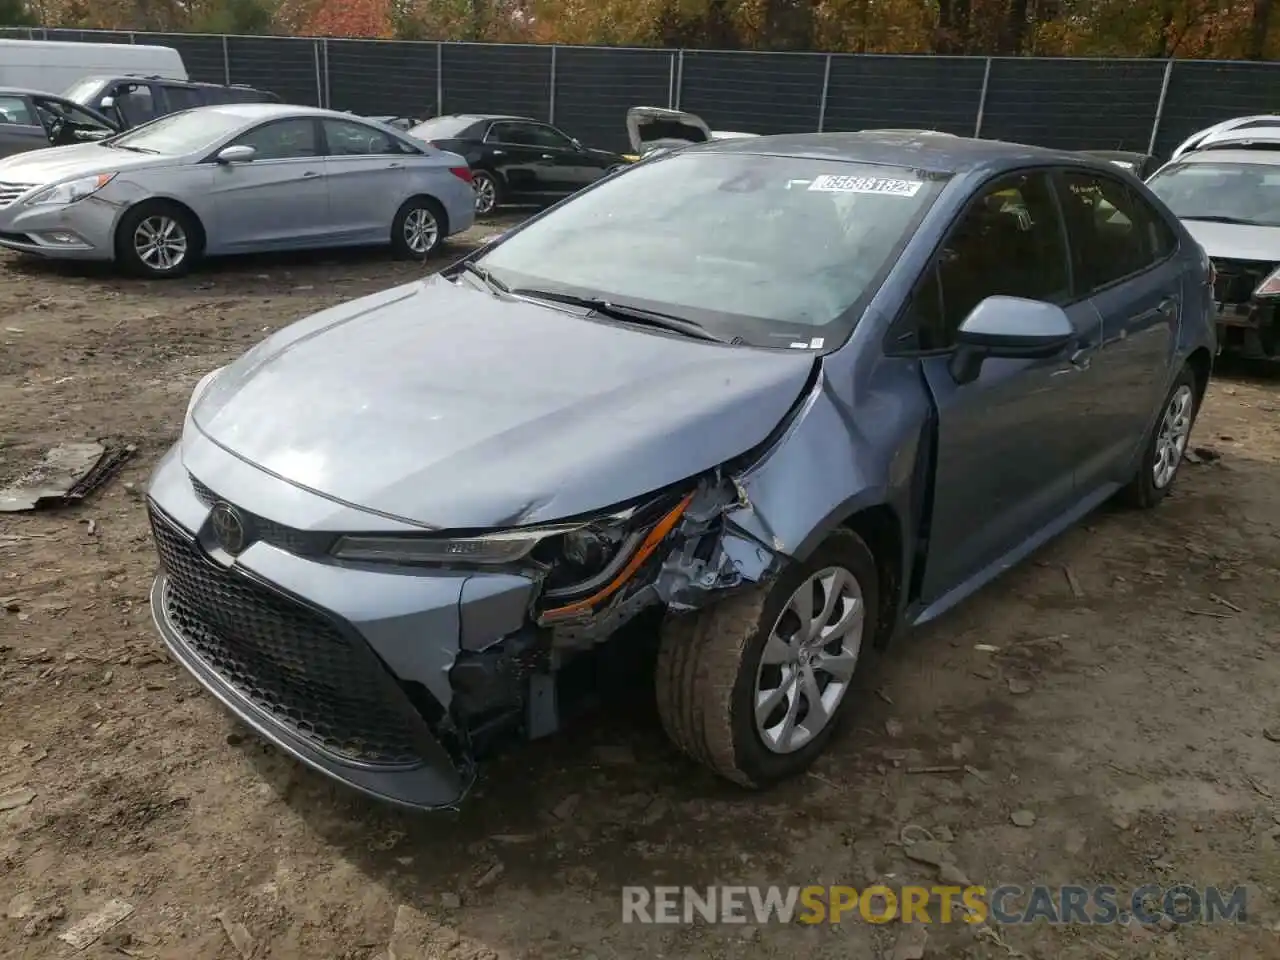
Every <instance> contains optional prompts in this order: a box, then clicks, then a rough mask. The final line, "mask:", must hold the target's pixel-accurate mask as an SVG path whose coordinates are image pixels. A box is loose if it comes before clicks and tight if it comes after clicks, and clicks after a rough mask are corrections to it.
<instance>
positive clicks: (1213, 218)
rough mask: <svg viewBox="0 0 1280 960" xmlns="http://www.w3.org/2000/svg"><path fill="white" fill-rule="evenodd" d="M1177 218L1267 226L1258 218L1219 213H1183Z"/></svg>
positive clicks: (1246, 225)
mask: <svg viewBox="0 0 1280 960" xmlns="http://www.w3.org/2000/svg"><path fill="white" fill-rule="evenodd" d="M1178 219H1180V220H1203V221H1204V222H1205V223H1234V224H1236V225H1237V226H1241V227H1265V226H1269V224H1265V223H1262V222H1260V221H1258V220H1246V219H1244V218H1243V217H1224V216H1221V215H1220V214H1215V213H1205V214H1199V215H1195V214H1189V213H1184V214H1182V215H1181V216H1180V217H1179V218H1178Z"/></svg>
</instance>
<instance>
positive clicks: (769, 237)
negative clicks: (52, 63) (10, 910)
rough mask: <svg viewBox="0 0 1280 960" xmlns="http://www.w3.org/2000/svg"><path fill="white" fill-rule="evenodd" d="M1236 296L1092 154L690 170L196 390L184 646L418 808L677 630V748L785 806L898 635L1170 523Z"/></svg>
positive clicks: (186, 521) (183, 483) (188, 474)
mask: <svg viewBox="0 0 1280 960" xmlns="http://www.w3.org/2000/svg"><path fill="white" fill-rule="evenodd" d="M238 109H241V110H244V109H248V108H238ZM255 109H261V108H255ZM327 122H329V118H327V117H321V118H320V123H321V124H322V125H323V124H324V123H327ZM479 122H484V123H495V122H500V121H497V120H488V119H485V120H483V121H481V120H479V119H477V123H479ZM215 149H222V150H225V149H228V148H227V147H225V146H224V147H220V148H215ZM229 149H233V150H234V149H236V147H234V146H231V147H230V148H229ZM196 155H197V154H192V155H191V156H192V160H191V161H190V162H192V163H197V162H198V161H197V160H195V159H194V158H195V156H196ZM244 167H246V168H248V167H252V164H245V165H244ZM238 169H240V168H234V169H233V171H228V172H229V173H230V174H231V175H232V176H234V175H235V170H238ZM222 174H223V172H222V171H217V170H213V171H211V173H210V175H211V176H214V177H217V176H221V175H222ZM1210 280H1211V270H1210V265H1209V263H1208V261H1207V260H1206V259H1205V256H1204V253H1203V251H1202V250H1201V249H1200V247H1199V245H1198V244H1197V243H1196V241H1195V239H1194V238H1193V237H1192V235H1191V234H1190V233H1189V232H1188V228H1187V226H1185V225H1184V224H1183V223H1181V222H1179V220H1178V219H1177V218H1176V217H1175V216H1174V215H1173V214H1172V213H1171V212H1170V210H1169V209H1168V207H1167V206H1166V205H1165V204H1164V203H1162V202H1161V201H1160V199H1159V198H1158V197H1157V196H1156V195H1155V194H1153V193H1152V191H1151V190H1150V189H1148V188H1147V187H1146V186H1145V185H1144V184H1143V183H1142V182H1141V181H1140V180H1138V179H1137V178H1135V177H1134V176H1132V175H1131V174H1130V173H1128V172H1126V171H1124V170H1122V169H1120V168H1119V167H1117V166H1116V165H1115V164H1113V163H1111V162H1109V161H1106V160H1103V159H1100V158H1095V157H1088V156H1086V155H1084V154H1082V153H1071V152H1064V151H1053V150H1042V149H1036V148H1032V147H1025V146H1020V145H1016V144H1006V143H999V142H993V141H981V140H972V139H967V138H962V137H952V136H942V135H937V134H928V133H921V132H904V133H890V132H885V131H866V132H863V133H858V134H813V135H790V136H776V137H767V138H761V139H757V140H750V141H748V140H745V139H737V140H730V139H722V140H712V141H708V142H704V143H701V144H694V145H690V146H687V147H684V148H681V149H677V150H666V151H665V152H662V153H659V154H657V155H655V156H652V157H650V158H649V159H647V160H645V161H644V162H641V163H638V164H635V165H634V166H633V167H631V168H630V169H628V170H627V172H625V173H623V174H621V175H617V176H609V177H605V178H602V179H600V180H598V181H597V182H596V183H595V184H593V185H591V186H589V187H587V188H586V189H584V190H582V191H580V192H578V193H577V194H576V195H575V196H573V197H572V198H570V199H568V200H566V201H565V202H563V203H560V204H558V205H556V206H554V207H552V208H551V209H550V210H548V211H544V212H543V213H541V214H538V215H535V216H533V217H532V218H530V219H528V220H526V221H525V222H524V223H523V224H521V225H520V226H517V227H515V228H514V229H512V230H509V231H508V232H506V233H504V234H503V235H502V236H501V237H499V238H498V239H497V240H496V241H494V242H492V243H491V244H489V245H488V246H486V247H485V248H482V249H481V250H479V251H476V252H474V253H472V254H470V255H468V256H467V257H465V258H463V259H462V260H461V261H460V262H459V263H457V264H455V265H453V266H451V267H450V268H448V269H446V270H445V271H443V272H442V273H438V274H436V275H434V276H431V277H428V278H423V279H419V280H417V281H415V282H413V283H409V284H405V285H403V286H400V287H396V288H393V289H390V290H386V291H383V292H381V293H377V294H374V295H372V296H369V297H365V298H362V299H360V300H356V301H354V302H351V303H348V304H345V305H342V306H340V307H337V308H334V309H330V310H326V311H325V312H323V313H320V314H317V315H316V316H313V317H310V318H307V319H304V320H301V321H299V322H298V323H295V324H294V325H292V326H289V327H286V328H284V329H282V330H280V331H279V332H277V333H275V334H273V335H272V336H271V337H269V338H268V339H266V340H265V341H264V342H262V343H260V344H258V345H257V346H255V347H254V348H253V349H252V350H251V351H250V352H249V353H248V354H246V355H245V356H243V357H241V358H240V359H238V360H236V361H234V362H233V363H231V364H230V365H229V366H227V367H225V368H222V369H220V370H215V371H212V372H211V373H209V374H208V375H207V376H205V377H204V378H203V379H202V380H201V381H200V382H199V383H198V384H197V385H196V387H195V390H194V393H193V394H192V396H191V399H190V402H189V405H188V408H187V412H186V414H185V417H184V425H183V428H182V436H181V439H180V441H179V442H178V443H177V444H176V445H175V446H174V448H173V449H172V450H171V451H170V452H169V453H168V454H167V455H166V456H165V457H164V458H163V460H162V461H161V462H160V464H159V466H158V467H157V469H156V472H155V474H154V476H153V478H152V480H151V483H150V487H149V494H148V509H149V511H150V516H151V522H152V527H153V531H154V535H155V543H156V546H157V549H158V552H159V556H160V560H161V566H162V569H161V572H160V574H159V576H158V578H157V579H156V581H155V584H154V587H153V590H152V594H151V603H152V610H153V615H154V619H155V623H156V626H157V628H158V631H159V633H160V635H161V637H162V638H163V641H164V643H165V644H166V645H167V646H168V649H169V650H170V652H171V653H172V655H173V657H174V658H175V659H176V660H177V661H178V662H179V663H181V664H183V665H185V667H186V668H187V669H188V670H189V671H190V672H191V673H192V675H193V676H194V677H195V678H196V679H197V680H198V681H199V682H200V683H201V684H202V685H204V686H205V687H206V688H207V689H208V690H209V691H210V692H211V693H212V694H213V695H214V696H216V697H217V699H218V700H220V701H221V702H222V703H223V704H224V705H226V706H227V707H228V708H229V709H230V710H231V711H232V712H233V713H235V714H236V715H237V716H238V717H240V718H241V719H242V720H243V721H244V722H245V723H247V724H248V725H249V726H250V727H252V728H254V729H255V730H257V731H258V732H259V733H260V734H261V735H262V736H263V737H265V738H266V739H268V740H270V741H272V742H274V743H275V744H276V745H278V747H279V748H280V749H282V750H283V751H285V752H286V753H288V754H291V755H292V756H293V757H295V758H297V759H299V760H300V761H302V762H303V763H305V764H307V765H309V766H311V767H313V768H315V769H317V770H319V771H321V772H323V773H324V774H326V775H328V776H330V777H332V778H334V779H336V780H338V781H341V782H343V783H345V784H347V785H348V786H350V787H353V788H355V789H357V790H361V791H364V792H365V793H367V794H370V795H372V796H375V797H378V798H380V799H382V800H385V801H390V802H393V803H398V804H402V805H405V806H409V807H416V808H441V807H452V806H454V805H456V804H457V803H459V802H460V801H461V800H462V798H463V797H464V796H465V795H466V793H467V791H468V789H469V788H470V786H471V785H472V783H473V782H474V780H475V776H476V768H477V764H478V763H479V762H481V761H482V760H483V758H484V757H485V756H486V755H487V753H488V751H489V750H490V749H491V748H492V747H493V746H494V745H495V744H497V743H500V742H502V741H504V740H511V739H517V740H518V739H521V738H523V739H531V738H537V737H541V736H545V735H547V734H550V733H552V732H554V731H555V730H556V729H558V728H559V727H560V726H561V725H562V724H564V723H565V722H567V719H568V718H569V717H571V716H572V714H573V711H574V709H575V707H576V706H577V705H578V701H577V700H576V699H575V697H574V694H575V692H577V691H578V690H579V687H578V686H576V685H575V682H574V679H575V676H577V675H583V676H589V675H590V671H580V670H579V667H581V666H582V665H583V664H587V665H589V664H590V662H591V660H592V659H593V658H597V657H601V656H605V657H608V656H610V655H626V654H627V653H630V654H631V655H632V656H635V657H636V660H635V662H644V661H643V659H641V658H640V657H638V656H636V655H637V653H638V652H639V651H641V650H643V643H644V641H645V638H647V637H650V636H653V635H655V634H656V635H657V636H658V637H659V641H658V645H659V649H658V652H657V659H656V667H655V668H654V669H655V685H656V691H657V700H658V711H659V714H660V716H661V718H662V723H663V725H664V727H665V729H666V731H667V732H668V734H669V735H670V737H671V739H672V740H673V741H674V743H675V744H676V745H677V746H678V747H679V748H680V749H681V750H683V751H684V752H685V753H687V754H688V755H689V756H690V757H691V758H693V759H695V760H696V761H698V762H701V763H702V764H704V765H705V766H707V767H708V768H710V769H711V770H712V771H714V772H715V773H717V774H719V775H720V776H722V777H724V778H726V779H728V780H730V781H733V782H734V783H737V784H739V785H742V786H745V787H751V788H755V787H764V786H767V785H769V784H772V783H775V782H777V781H779V780H781V779H784V778H786V777H790V776H795V775H797V774H799V773H800V772H801V771H803V770H805V769H806V768H807V767H809V765H810V764H812V763H813V762H814V760H815V759H816V758H817V757H818V756H819V755H820V754H822V753H823V751H824V750H825V749H826V748H827V746H828V745H829V744H830V743H831V740H832V737H833V736H834V734H835V732H836V730H837V728H838V726H839V724H840V723H841V721H842V720H843V719H845V718H846V717H847V716H848V715H849V714H850V713H851V712H854V711H856V710H857V709H858V698H857V697H856V696H854V695H850V691H852V690H854V689H856V680H855V674H856V672H857V671H858V669H859V668H860V667H861V666H862V665H863V664H864V663H865V661H866V660H867V659H868V658H869V657H870V656H871V655H872V654H873V653H875V652H876V651H877V650H884V649H886V647H887V646H888V644H889V643H890V641H891V639H892V638H893V637H894V636H895V635H897V634H899V633H901V632H903V631H905V630H907V629H909V628H911V627H913V626H915V625H917V624H923V623H927V622H930V621H933V620H934V619H936V618H938V617H940V616H941V615H943V614H944V613H945V612H946V611H948V610H950V609H951V608H953V607H954V606H956V605H957V604H958V603H960V602H961V601H962V600H963V599H964V598H966V597H968V596H969V595H971V594H972V593H973V592H974V591H976V590H977V589H979V588H980V587H981V586H982V585H983V584H985V583H987V582H989V581H990V580H992V579H993V578H995V577H996V576H997V575H999V574H1000V573H1001V572H1002V571H1004V570H1006V569H1008V568H1009V567H1010V566H1012V565H1013V564H1015V563H1016V562H1018V561H1020V560H1022V559H1024V558H1025V557H1027V556H1028V555H1029V554H1030V553H1032V552H1033V551H1034V550H1035V549H1037V548H1038V547H1039V546H1040V545H1042V544H1043V543H1045V542H1046V541H1047V540H1048V539H1050V538H1051V537H1053V536H1055V535H1057V534H1058V533H1060V532H1061V531H1062V530H1064V529H1065V528H1066V527H1068V526H1069V525H1070V524H1072V523H1074V522H1076V521H1078V520H1079V519H1080V518H1081V517H1083V516H1084V515H1085V514H1087V513H1088V512H1089V511H1090V510H1092V509H1093V508H1094V507H1096V506H1098V505H1099V504H1101V503H1102V502H1104V501H1105V500H1107V499H1108V498H1111V497H1113V496H1119V497H1121V498H1122V499H1123V500H1124V501H1125V502H1127V503H1129V504H1132V505H1134V506H1137V507H1153V506H1155V505H1156V504H1158V503H1159V502H1160V501H1161V500H1162V499H1163V498H1164V497H1165V496H1167V494H1168V493H1169V491H1170V489H1171V487H1172V485H1173V483H1174V481H1175V478H1176V476H1177V473H1178V469H1179V466H1180V464H1181V463H1182V460H1183V454H1184V452H1185V451H1186V449H1187V444H1188V440H1189V437H1190V434H1191V430H1192V426H1193V424H1194V422H1195V418H1196V414H1197V410H1198V408H1199V404H1200V401H1201V398H1202V397H1203V394H1204V389H1205V386H1206V383H1207V382H1208V379H1209V376H1210V373H1211V368H1212V363H1213V356H1214V353H1215V342H1214V314H1213V293H1212V290H1211V286H1210ZM424 319H425V320H428V321H431V322H424ZM352 397H358V398H359V402H358V403H353V402H351V398H352ZM648 617H652V620H647V619H645V618H648ZM628 625H634V626H637V627H641V626H644V627H645V628H644V629H635V630H626V629H624V628H625V627H626V626H628ZM889 649H891V647H889Z"/></svg>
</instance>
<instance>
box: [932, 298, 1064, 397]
mask: <svg viewBox="0 0 1280 960" xmlns="http://www.w3.org/2000/svg"><path fill="white" fill-rule="evenodd" d="M1075 338H1076V328H1075V325H1074V324H1072V322H1071V318H1070V317H1068V316H1067V313H1066V311H1065V310H1063V309H1062V308H1061V307H1059V306H1056V305H1054V304H1052V303H1045V302H1044V301H1043V300H1024V299H1022V298H1021V297H987V299H985V300H983V301H982V302H981V303H979V304H978V305H977V306H976V307H974V308H973V310H972V311H971V312H970V314H969V315H968V316H967V317H965V318H964V322H963V323H962V324H960V329H959V330H957V331H956V350H955V353H954V354H952V357H951V375H952V377H954V378H955V381H956V383H959V384H965V383H969V382H971V381H973V380H976V379H977V377H978V374H979V373H980V372H981V371H982V362H983V361H984V360H985V359H986V358H987V357H1001V358H1010V359H1024V360H1036V359H1044V358H1047V357H1052V356H1054V355H1055V354H1057V353H1059V352H1060V351H1062V350H1063V348H1065V347H1067V346H1068V345H1069V344H1071V343H1072V342H1073V341H1074V340H1075Z"/></svg>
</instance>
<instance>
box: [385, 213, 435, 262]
mask: <svg viewBox="0 0 1280 960" xmlns="http://www.w3.org/2000/svg"><path fill="white" fill-rule="evenodd" d="M415 210H427V211H429V212H430V214H431V216H432V217H434V218H435V221H436V238H435V241H434V242H433V243H432V244H431V247H430V248H429V249H428V250H426V251H425V252H419V251H417V250H414V249H413V248H412V247H411V246H409V241H408V240H407V239H405V235H404V227H405V223H406V221H408V219H409V215H410V214H412V213H413V212H414V211H415ZM446 230H447V226H446V217H445V212H444V207H442V206H441V205H440V203H439V202H438V201H437V200H436V199H435V198H434V197H411V198H409V199H408V200H406V201H405V202H404V203H403V204H401V205H400V209H399V210H397V211H396V216H395V219H394V220H393V221H392V222H391V250H392V253H393V254H394V255H395V256H396V258H397V259H400V260H425V259H426V258H427V257H430V256H431V255H432V254H434V253H436V252H437V251H438V250H439V249H440V247H441V245H442V244H443V243H444V238H445V232H446Z"/></svg>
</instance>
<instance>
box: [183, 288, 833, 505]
mask: <svg viewBox="0 0 1280 960" xmlns="http://www.w3.org/2000/svg"><path fill="white" fill-rule="evenodd" d="M815 362H816V361H815V359H814V358H813V357H812V356H810V355H808V354H801V353H794V354H792V353H787V352H785V351H776V350H764V349H757V348H751V347H739V346H726V345H720V344H715V343H708V342H703V341H695V340H690V339H687V338H684V337H680V336H676V335H667V334H663V333H660V332H650V331H646V330H637V329H635V328H634V327H624V326H621V325H618V324H613V323H609V322H596V321H591V320H586V319H583V318H581V317H579V316H574V315H571V314H568V313H565V312H563V311H561V310H557V309H553V308H550V307H544V306H540V305H536V304H532V303H528V302H525V301H520V300H505V299H499V298H497V297H494V296H492V295H490V294H488V293H484V292H481V291H478V290H475V289H473V288H471V287H469V286H463V285H455V284H454V283H452V282H450V281H448V280H445V279H443V278H439V277H433V278H429V279H426V280H423V281H419V282H416V283H413V284H408V285H405V286H401V287H397V288H394V289H392V290H388V291H384V292H382V293H380V294H375V295H373V296H372V297H366V298H364V299H361V300H357V301H355V302H353V303H349V304H344V305H342V306H339V307H335V308H332V309H329V310H326V311H324V312H322V313H319V314H316V315H315V316H313V317H310V318H308V319H305V320H302V321H300V322H299V323H296V324H294V325H292V326H290V327H287V328H285V329H284V330H281V331H280V332H278V333H277V334H275V335H274V336H272V337H270V338H268V339H267V340H265V341H263V342H262V343H261V344H259V345H258V346H257V347H255V348H254V349H252V350H250V351H249V353H247V354H245V355H244V356H243V357H241V358H240V359H239V360H237V361H236V362H235V363H233V364H232V365H231V366H229V367H228V368H227V369H226V370H225V371H223V373H222V374H221V375H220V376H218V377H217V378H216V379H215V380H214V381H213V382H212V384H211V385H210V386H209V387H208V388H207V389H206V390H205V392H204V393H203V394H202V395H201V396H200V397H199V398H197V400H196V402H195V404H194V406H193V409H192V419H193V422H194V423H195V425H196V427H197V428H198V429H199V430H200V431H201V432H202V433H203V434H204V435H205V436H207V437H209V438H210V439H211V440H213V441H214V442H215V443H217V444H219V445H220V446H222V447H224V448H225V449H227V450H229V451H231V452H232V453H233V454H235V455H237V456H238V457H240V458H241V459H243V460H246V461H248V462H250V463H253V464H255V465H256V466H258V467H259V468H261V469H262V470H264V471H267V472H268V473H271V474H274V475H276V476H277V477H279V478H281V479H283V480H287V481H289V482H290V483H292V484H295V485H297V486H300V487H304V488H306V489H308V490H311V491H313V492H315V493H318V494H321V495H323V496H326V497H329V498H330V499H333V500H336V501H339V502H342V503H346V504H348V505H351V506H355V507H359V508H362V509H365V510H371V511H375V512H377V513H381V514H384V515H386V516H390V517H395V518H399V519H401V520H407V521H410V522H413V523H416V524H419V525H423V526H430V527H439V528H448V529H485V528H495V527H507V526H518V525H523V524H532V523H543V522H547V521H552V520H558V519H564V518H567V517H576V516H579V515H582V514H587V513H591V512H594V511H597V510H602V509H604V508H607V507H612V506H615V505H617V504H620V503H623V502H625V501H627V500H630V499H632V498H634V497H638V496H642V495H644V494H646V493H650V492H652V491H655V490H658V489H661V488H663V487H666V486H668V485H670V484H673V483H677V482H679V481H681V480H684V479H686V478H688V477H691V476H693V475H695V474H698V473H700V472H702V471H704V470H707V469H710V468H712V467H715V466H717V465H719V464H721V463H723V462H725V461H726V460H730V459H732V458H733V457H735V456H737V455H739V454H741V453H744V452H746V451H747V450H749V449H750V448H752V447H754V446H756V445H758V444H759V443H761V442H763V441H764V440H765V439H766V438H767V437H768V435H769V433H770V432H771V431H772V430H773V429H774V427H776V426H777V424H778V423H779V422H780V421H781V420H782V419H783V417H785V415H786V413H787V411H788V410H789V409H790V407H791V406H792V404H793V403H795V401H796V400H797V398H798V397H799V395H800V393H801V391H802V389H803V388H804V385H805V383H806V381H807V380H808V378H809V375H810V373H811V372H812V369H813V364H814V363H815Z"/></svg>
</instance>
